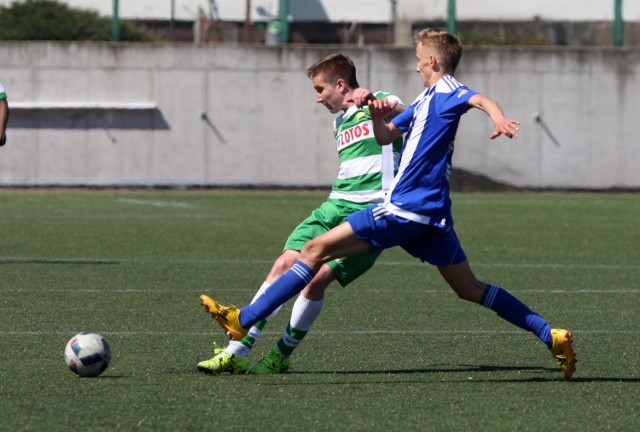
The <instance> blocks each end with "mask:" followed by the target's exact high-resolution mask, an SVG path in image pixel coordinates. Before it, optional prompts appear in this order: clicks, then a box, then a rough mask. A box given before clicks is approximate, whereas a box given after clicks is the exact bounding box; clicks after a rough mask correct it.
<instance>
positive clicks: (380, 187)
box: [329, 91, 402, 207]
mask: <svg viewBox="0 0 640 432" xmlns="http://www.w3.org/2000/svg"><path fill="white" fill-rule="evenodd" d="M374 96H375V97H376V98H378V99H384V98H388V99H389V100H397V101H398V103H399V104H402V102H401V101H400V99H399V98H398V97H397V96H395V95H393V94H391V93H388V92H381V91H380V92H375V93H374ZM333 128H334V134H335V137H336V141H337V146H338V157H339V159H340V170H339V172H338V178H337V179H336V181H335V183H334V184H333V186H332V187H331V194H330V195H329V199H337V200H342V201H347V203H345V204H347V205H348V203H355V204H360V205H359V206H358V207H362V205H361V204H366V203H379V202H383V201H384V197H385V194H386V193H387V191H388V190H389V186H390V185H391V182H392V180H393V177H394V175H395V173H396V172H397V171H398V163H399V159H400V149H401V147H402V138H399V139H397V140H396V141H395V142H393V143H392V144H389V145H385V146H381V145H379V144H378V143H377V142H376V139H375V136H374V134H373V123H372V122H371V115H370V114H369V108H368V107H363V108H358V107H357V106H355V105H354V106H352V107H351V108H349V109H348V110H347V111H346V112H345V113H343V114H341V115H340V116H338V117H337V118H336V119H335V121H334V123H333Z"/></svg>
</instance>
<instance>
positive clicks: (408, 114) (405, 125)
mask: <svg viewBox="0 0 640 432" xmlns="http://www.w3.org/2000/svg"><path fill="white" fill-rule="evenodd" d="M414 109H415V107H414V106H413V104H412V105H409V106H408V107H407V109H406V110H404V111H402V112H401V113H400V114H398V115H397V116H395V117H394V118H393V119H392V120H391V123H393V125H394V126H395V127H397V128H398V130H400V131H401V132H402V133H405V132H407V131H408V130H409V127H410V126H411V122H412V121H413V111H414Z"/></svg>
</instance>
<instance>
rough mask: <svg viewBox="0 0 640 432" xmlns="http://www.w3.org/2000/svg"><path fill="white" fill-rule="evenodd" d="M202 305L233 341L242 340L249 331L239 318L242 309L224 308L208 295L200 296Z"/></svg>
mask: <svg viewBox="0 0 640 432" xmlns="http://www.w3.org/2000/svg"><path fill="white" fill-rule="evenodd" d="M200 304H201V305H202V306H204V309H205V310H206V311H207V313H209V314H211V316H212V317H213V319H215V320H216V321H218V324H220V325H221V326H222V328H223V329H224V331H225V332H226V333H227V334H228V335H229V337H230V338H231V339H233V340H240V339H242V338H243V337H244V336H245V335H246V334H247V332H248V331H249V329H246V328H244V327H242V326H241V325H240V321H239V319H238V318H239V316H240V309H238V308H237V307H235V306H233V305H232V306H222V305H220V304H219V303H218V302H217V301H215V300H214V299H212V298H211V297H209V296H208V295H206V294H202V295H201V296H200Z"/></svg>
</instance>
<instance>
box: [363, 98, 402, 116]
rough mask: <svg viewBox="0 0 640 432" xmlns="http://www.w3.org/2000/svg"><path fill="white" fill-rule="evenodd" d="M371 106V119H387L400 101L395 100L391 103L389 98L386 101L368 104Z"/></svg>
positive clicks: (374, 101) (376, 100) (375, 101)
mask: <svg viewBox="0 0 640 432" xmlns="http://www.w3.org/2000/svg"><path fill="white" fill-rule="evenodd" d="M367 105H368V106H369V113H371V118H373V119H378V118H382V119H384V118H386V117H387V116H388V115H389V114H390V113H391V112H392V111H393V110H394V109H395V107H396V106H398V101H397V100H393V101H389V100H388V99H387V98H384V99H374V100H370V101H368V102H367Z"/></svg>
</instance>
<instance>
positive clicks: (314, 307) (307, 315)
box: [289, 294, 324, 331]
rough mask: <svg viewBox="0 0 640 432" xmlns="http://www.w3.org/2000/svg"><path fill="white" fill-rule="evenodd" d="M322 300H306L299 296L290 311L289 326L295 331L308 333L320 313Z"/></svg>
mask: <svg viewBox="0 0 640 432" xmlns="http://www.w3.org/2000/svg"><path fill="white" fill-rule="evenodd" d="M323 304H324V299H320V300H308V299H306V298H304V297H303V296H302V294H301V295H299V296H298V298H297V299H296V302H295V303H294V304H293V310H292V311H291V321H290V322H289V324H290V325H291V327H293V328H294V329H296V330H301V331H309V329H310V328H311V325H312V324H313V322H314V321H315V320H316V318H318V316H319V315H320V312H322V306H323Z"/></svg>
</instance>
